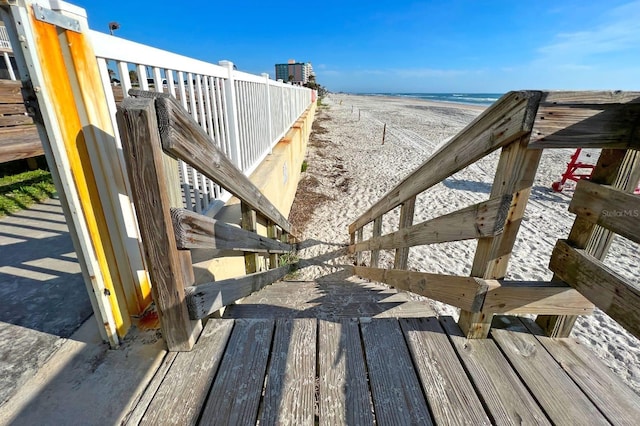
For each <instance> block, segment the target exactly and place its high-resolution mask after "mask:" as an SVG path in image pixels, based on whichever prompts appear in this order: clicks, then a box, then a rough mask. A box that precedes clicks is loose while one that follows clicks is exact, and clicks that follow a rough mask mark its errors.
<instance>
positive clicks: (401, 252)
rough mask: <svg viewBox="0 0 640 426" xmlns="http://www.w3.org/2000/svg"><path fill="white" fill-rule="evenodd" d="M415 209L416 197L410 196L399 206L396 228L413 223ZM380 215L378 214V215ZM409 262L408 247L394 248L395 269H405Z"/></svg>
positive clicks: (405, 226)
mask: <svg viewBox="0 0 640 426" xmlns="http://www.w3.org/2000/svg"><path fill="white" fill-rule="evenodd" d="M415 209H416V197H411V198H409V199H408V200H407V201H405V202H404V203H402V207H400V223H399V224H398V229H400V230H401V229H404V228H408V227H409V226H411V225H413V215H414V213H415ZM379 217H380V216H379ZM408 263H409V247H400V248H398V249H396V253H395V256H394V259H393V267H394V268H395V269H407V266H408Z"/></svg>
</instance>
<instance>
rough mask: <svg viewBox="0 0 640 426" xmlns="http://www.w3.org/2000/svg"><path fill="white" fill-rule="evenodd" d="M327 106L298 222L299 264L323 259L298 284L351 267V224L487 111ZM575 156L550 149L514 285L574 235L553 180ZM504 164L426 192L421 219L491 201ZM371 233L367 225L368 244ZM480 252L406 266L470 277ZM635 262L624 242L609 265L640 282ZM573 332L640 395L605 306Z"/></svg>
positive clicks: (632, 356)
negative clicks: (558, 242)
mask: <svg viewBox="0 0 640 426" xmlns="http://www.w3.org/2000/svg"><path fill="white" fill-rule="evenodd" d="M323 104H325V105H326V107H325V108H321V109H320V110H319V112H318V114H317V116H316V123H315V124H314V132H313V134H312V136H311V141H310V144H309V151H308V154H307V163H308V169H307V171H306V172H305V173H303V177H302V181H301V184H300V186H299V190H298V195H297V200H296V203H295V204H294V209H293V212H292V216H291V220H292V221H293V222H294V225H297V226H298V227H301V228H302V229H303V236H304V238H303V240H305V241H306V244H305V246H304V247H305V248H303V249H302V250H300V253H299V255H300V257H301V259H312V258H316V260H315V261H313V262H311V263H313V264H311V265H310V266H308V267H306V268H303V269H301V270H300V271H299V272H298V278H300V279H305V280H306V279H316V278H318V277H320V276H323V275H327V274H331V273H334V274H340V271H341V270H342V269H343V268H342V265H349V264H353V258H352V257H349V256H348V255H346V250H345V245H346V244H347V243H348V238H349V235H348V230H347V228H348V226H349V224H350V223H351V222H353V220H355V219H356V218H357V217H358V216H359V215H361V214H362V213H364V212H365V211H366V210H367V209H368V208H369V207H370V206H371V205H372V204H374V203H375V202H376V201H377V200H378V199H379V198H380V197H382V196H383V195H384V194H385V193H386V192H387V191H389V190H390V189H392V188H393V187H394V186H395V185H396V184H397V183H398V182H400V180H402V179H403V178H404V177H405V176H407V175H408V174H409V173H410V172H411V171H413V170H414V169H415V168H416V167H418V166H419V165H420V164H422V163H423V162H424V161H425V160H426V159H428V158H429V156H430V155H431V154H432V153H433V152H435V150H436V149H437V148H438V147H440V146H441V145H442V144H443V143H445V142H446V141H447V140H449V139H450V138H451V137H452V136H453V135H455V134H456V133H458V132H459V131H460V130H461V129H463V128H464V127H465V126H466V125H467V124H468V123H470V122H471V121H472V120H473V119H474V118H475V117H476V116H477V115H479V114H480V113H481V112H482V111H483V110H484V107H480V106H473V105H463V104H453V103H439V102H427V101H422V100H417V99H409V98H391V97H378V96H356V95H343V94H330V95H329V96H327V97H326V98H325V99H324V100H323ZM385 124H386V137H385V141H384V144H383V143H382V135H383V127H384V125H385ZM572 152H573V151H572V150H568V149H558V150H547V151H545V152H544V154H543V157H542V161H541V164H540V167H539V170H538V174H537V178H536V180H535V182H534V186H533V189H532V193H531V198H530V200H529V204H528V206H527V210H526V213H525V218H524V220H523V222H522V225H521V228H520V232H519V235H518V239H517V241H516V244H515V248H514V253H513V256H512V258H511V262H510V266H509V271H508V275H507V277H506V278H507V279H513V280H550V279H551V276H552V273H551V271H549V269H548V267H547V266H548V263H549V258H550V255H551V252H552V249H553V246H554V245H555V242H556V240H557V239H560V238H566V237H567V235H568V233H569V230H570V228H571V225H572V224H573V220H574V215H573V214H571V213H569V212H568V211H567V208H568V205H569V201H570V199H571V195H572V193H573V190H572V187H571V186H570V185H569V186H568V187H567V189H565V191H563V192H562V193H556V192H553V191H552V190H551V184H552V182H554V181H556V180H559V178H560V175H561V173H562V172H563V171H564V169H565V167H566V163H567V161H569V157H570V155H571V154H572ZM583 153H585V155H588V156H589V157H586V156H585V160H586V161H590V162H594V163H595V161H596V159H597V155H598V151H595V150H593V151H589V152H584V151H583ZM497 159H498V153H494V154H493V155H490V156H488V157H486V158H484V159H483V160H481V161H479V162H477V163H475V164H473V165H471V166H469V167H468V168H466V169H464V170H462V171H460V172H458V173H456V174H455V175H454V176H452V177H450V178H448V179H446V180H445V181H444V182H441V183H439V184H437V185H436V186H434V187H433V188H431V189H430V190H428V191H426V192H425V193H423V194H421V195H420V196H419V197H418V199H417V204H416V212H415V218H414V223H418V222H422V221H424V220H427V219H430V218H433V217H436V216H440V215H442V214H445V213H449V212H452V211H455V210H458V209H460V208H463V207H466V206H469V205H471V204H474V203H477V202H480V201H483V200H486V199H487V198H488V194H489V192H490V189H491V184H492V181H493V176H494V172H495V168H496V164H497ZM398 218H399V209H395V210H394V211H392V212H390V213H389V214H386V215H385V216H384V220H383V234H384V233H388V232H391V231H392V230H395V229H396V228H397V224H398ZM367 233H368V234H369V235H367ZM370 235H371V225H368V226H367V227H366V228H365V238H367V237H368V236H370ZM475 248H476V242H475V241H464V242H455V243H446V244H437V245H433V246H419V247H412V248H411V250H410V255H409V264H408V266H409V269H411V270H416V271H424V272H431V273H442V274H455V275H467V276H468V275H469V273H470V270H471V263H472V261H473V256H474V253H475ZM638 260H639V259H638V255H637V249H636V248H635V247H634V246H633V244H632V243H630V242H629V241H627V240H624V239H622V238H620V237H617V238H616V240H615V241H614V243H613V245H612V248H611V250H610V252H609V255H608V256H607V258H606V259H605V264H607V265H609V266H611V267H612V268H613V269H614V270H615V271H617V272H618V273H620V274H622V275H624V276H625V277H626V278H628V279H630V280H632V281H633V282H636V283H638V282H639V281H640V278H639V277H638V276H637V275H636V274H635V273H634V271H636V270H637V264H638ZM303 262H305V261H303ZM392 263H393V253H392V252H385V251H383V252H382V253H381V261H380V267H383V268H385V267H391V266H392ZM305 264H307V265H308V264H309V262H308V261H307V262H306V263H305ZM415 297H416V298H418V297H419V296H415ZM431 303H432V305H433V307H434V309H435V310H436V312H437V313H439V314H441V315H452V316H454V317H455V318H457V316H458V312H457V311H456V309H455V308H453V307H451V306H448V305H445V304H442V303H438V302H434V301H432V302H431ZM572 336H574V337H576V338H577V339H578V340H579V341H581V342H583V343H585V344H586V345H588V346H589V347H590V348H592V349H593V350H594V351H595V353H596V354H597V355H598V356H599V357H600V358H601V359H602V360H603V361H604V362H605V364H606V365H608V366H609V367H610V368H611V369H612V370H613V371H615V372H616V374H618V375H619V376H620V377H621V378H622V379H623V380H624V381H625V382H626V383H628V384H629V385H630V386H631V387H632V388H633V389H634V390H635V391H636V392H637V393H639V394H640V341H639V340H638V339H636V338H635V337H633V336H632V335H630V334H629V333H627V332H626V331H625V330H624V329H622V328H621V327H620V326H618V325H617V323H615V322H614V321H613V320H611V319H610V318H609V317H608V316H607V315H605V314H603V313H602V312H601V311H599V310H596V312H595V313H594V314H593V315H591V316H588V317H581V318H580V319H579V320H578V322H577V324H576V326H575V327H574V329H573V333H572Z"/></svg>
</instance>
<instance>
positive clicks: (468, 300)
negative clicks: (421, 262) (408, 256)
mask: <svg viewBox="0 0 640 426" xmlns="http://www.w3.org/2000/svg"><path fill="white" fill-rule="evenodd" d="M354 274H355V275H359V276H361V277H362V278H366V279H369V280H371V281H377V282H381V283H385V284H389V285H390V286H392V287H395V288H397V289H399V290H406V291H410V292H412V293H416V294H419V295H421V296H425V297H428V298H430V299H434V300H438V301H440V302H444V303H448V304H449V305H453V306H456V307H458V308H461V309H466V310H469V311H473V312H477V311H479V310H480V309H481V307H482V302H483V300H484V296H485V294H486V292H487V291H488V290H489V286H488V285H487V284H486V283H485V282H484V281H483V280H480V279H477V278H473V277H458V276H454V275H440V274H428V273H426V272H415V271H404V270H396V269H381V268H367V267H364V266H356V267H355V268H354Z"/></svg>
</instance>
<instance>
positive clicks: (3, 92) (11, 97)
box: [0, 80, 24, 104]
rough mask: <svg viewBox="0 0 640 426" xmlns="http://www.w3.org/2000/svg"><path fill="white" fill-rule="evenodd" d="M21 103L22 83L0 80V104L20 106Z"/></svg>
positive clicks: (22, 100)
mask: <svg viewBox="0 0 640 426" xmlns="http://www.w3.org/2000/svg"><path fill="white" fill-rule="evenodd" d="M23 102H24V98H23V97H22V81H20V80H0V103H3V104H21V103H23Z"/></svg>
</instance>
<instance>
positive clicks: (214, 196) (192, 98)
mask: <svg viewBox="0 0 640 426" xmlns="http://www.w3.org/2000/svg"><path fill="white" fill-rule="evenodd" d="M90 36H91V40H92V43H93V47H94V50H95V54H96V57H97V60H98V66H99V68H100V73H101V76H102V80H103V85H104V88H105V92H106V93H107V98H108V102H109V104H110V105H109V108H110V111H111V113H112V118H113V120H114V125H115V112H116V104H115V102H116V99H115V97H114V95H113V92H114V91H116V92H119V91H120V90H121V91H122V93H123V96H125V97H126V96H128V94H127V92H128V91H129V89H131V88H139V89H142V90H154V91H157V92H165V93H170V94H171V95H173V96H175V97H176V99H178V100H179V101H180V102H181V103H182V105H183V106H184V107H185V108H186V109H187V111H189V112H190V113H191V115H192V116H193V117H194V119H195V120H196V121H197V122H198V123H199V124H200V126H202V128H203V129H204V130H205V131H206V132H207V133H208V134H209V135H210V136H211V138H212V140H213V141H214V142H215V144H216V145H217V146H218V147H219V148H220V149H221V150H222V151H223V152H224V153H225V154H226V155H227V156H228V157H229V158H230V159H231V160H232V161H233V162H234V163H235V164H236V166H238V168H239V169H240V170H242V171H243V172H244V173H245V174H246V175H249V174H251V173H252V172H253V171H254V170H255V168H256V167H257V166H258V165H259V164H260V163H261V162H262V161H263V160H264V158H265V157H266V156H267V155H269V153H270V152H271V150H272V149H273V147H274V146H275V144H277V143H278V141H279V140H280V139H281V138H282V137H283V136H284V135H285V134H286V133H287V131H288V130H289V129H290V128H291V126H292V125H293V124H294V123H295V121H296V120H297V119H298V118H299V117H300V116H301V114H302V113H303V112H304V111H305V110H306V109H307V108H308V107H309V105H310V104H311V102H312V90H311V89H308V88H305V87H300V86H293V85H290V84H284V83H282V82H278V81H273V80H270V79H269V77H268V75H267V74H263V75H261V76H257V75H253V74H248V73H245V72H242V71H238V70H235V69H234V67H233V64H232V63H231V62H228V61H221V62H220V63H219V65H215V64H210V63H207V62H203V61H199V60H196V59H193V58H188V57H185V56H181V55H177V54H174V53H171V52H167V51H163V50H160V49H156V48H153V47H150V46H145V45H143V44H139V43H135V42H131V41H128V40H124V39H121V38H118V37H114V36H110V35H107V34H103V33H100V32H96V31H90ZM132 77H134V81H132ZM114 78H115V79H116V80H118V81H119V82H116V83H115V84H116V85H117V86H115V90H114V83H112V79H114ZM135 78H137V80H138V81H137V82H136V81H135ZM116 138H118V135H117V133H116ZM117 143H118V144H120V141H119V140H118V141H117ZM180 178H181V186H182V192H183V195H184V203H185V207H186V208H188V209H190V210H194V211H197V212H199V213H206V212H208V211H210V210H211V209H212V208H214V207H215V206H217V205H222V204H223V203H224V201H226V200H227V199H228V198H229V197H230V195H229V194H228V193H227V192H226V191H224V190H223V189H222V188H220V187H218V186H217V185H216V184H214V183H213V182H212V181H210V180H209V179H208V178H206V177H205V176H203V175H201V174H200V173H198V172H197V171H195V170H194V169H192V168H191V167H189V166H187V165H186V164H185V163H183V162H180Z"/></svg>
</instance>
